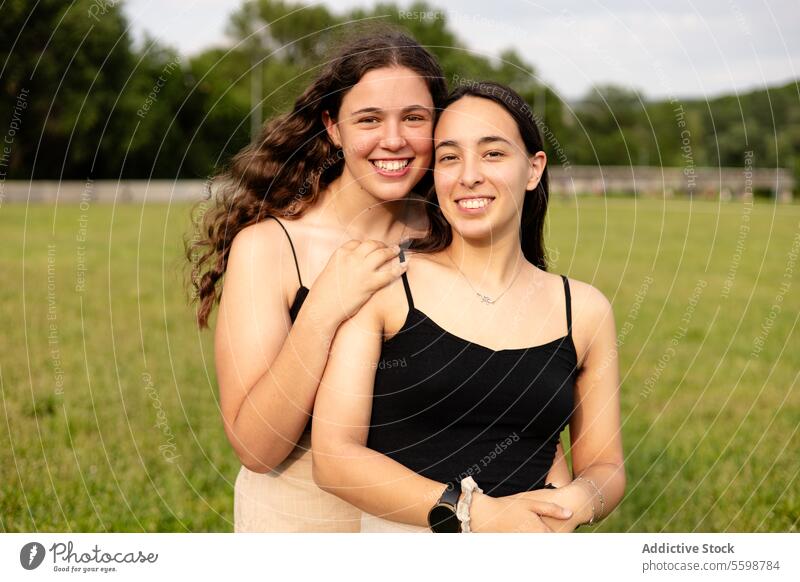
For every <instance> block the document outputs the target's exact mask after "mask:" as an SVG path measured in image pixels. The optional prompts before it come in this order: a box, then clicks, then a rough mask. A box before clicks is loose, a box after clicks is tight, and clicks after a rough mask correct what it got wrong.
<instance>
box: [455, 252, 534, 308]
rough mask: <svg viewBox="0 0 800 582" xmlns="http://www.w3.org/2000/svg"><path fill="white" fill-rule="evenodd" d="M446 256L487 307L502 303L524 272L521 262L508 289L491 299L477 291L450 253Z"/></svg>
mask: <svg viewBox="0 0 800 582" xmlns="http://www.w3.org/2000/svg"><path fill="white" fill-rule="evenodd" d="M445 255H446V256H447V258H448V259H450V262H451V263H453V266H454V267H455V268H456V269H458V272H459V273H461V276H462V277H464V280H465V281H466V282H467V284H468V285H469V286H470V288H471V289H472V290H473V291H474V292H475V295H477V296H478V297H480V300H481V303H486V304H487V305H494V304H495V303H497V302H498V301H500V298H501V297H502V296H503V295H505V294H506V292H507V291H508V290H509V289H511V287H512V285H514V283H515V282H516V280H517V277H519V274H520V273H521V272H522V262H520V266H519V269H517V273H516V274H515V275H514V278H513V279H511V283H509V284H508V287H506V288H505V289H504V290H503V292H502V293H500V295H498V296H497V297H495V298H494V299H492V298H491V297H489V296H488V295H484V294H483V293H481V292H480V291H478V290H477V289H475V287H474V286H473V285H472V282H471V281H470V280H469V277H467V276H466V275H465V274H464V271H462V270H461V268H460V267H459V266H458V265H457V264H456V262H455V261H454V260H453V258H452V257H451V256H450V253H447V252H445Z"/></svg>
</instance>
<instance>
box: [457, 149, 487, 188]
mask: <svg viewBox="0 0 800 582" xmlns="http://www.w3.org/2000/svg"><path fill="white" fill-rule="evenodd" d="M473 158H474V156H471V155H466V156H465V157H464V163H463V165H462V166H461V175H460V176H459V181H460V182H461V184H462V185H463V186H464V187H465V188H474V187H475V186H477V185H479V184H482V183H483V174H481V172H480V167H479V165H478V162H477V161H476V160H475V159H473Z"/></svg>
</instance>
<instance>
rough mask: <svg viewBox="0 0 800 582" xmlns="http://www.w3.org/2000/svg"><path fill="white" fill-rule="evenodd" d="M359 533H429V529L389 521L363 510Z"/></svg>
mask: <svg viewBox="0 0 800 582" xmlns="http://www.w3.org/2000/svg"><path fill="white" fill-rule="evenodd" d="M361 533H431V530H430V529H429V528H427V527H420V526H417V525H409V524H407V523H400V522H397V521H389V520H388V519H383V518H382V517H376V516H374V515H372V514H371V513H366V512H364V513H362V514H361Z"/></svg>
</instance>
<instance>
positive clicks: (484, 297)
mask: <svg viewBox="0 0 800 582" xmlns="http://www.w3.org/2000/svg"><path fill="white" fill-rule="evenodd" d="M478 297H480V298H481V302H483V303H488V304H489V305H491V304H492V303H494V301H492V298H491V297H489V296H488V295H481V294H480V293H478Z"/></svg>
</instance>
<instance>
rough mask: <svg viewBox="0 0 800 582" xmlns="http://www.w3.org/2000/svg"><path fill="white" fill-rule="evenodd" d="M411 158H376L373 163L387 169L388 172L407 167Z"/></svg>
mask: <svg viewBox="0 0 800 582" xmlns="http://www.w3.org/2000/svg"><path fill="white" fill-rule="evenodd" d="M410 161H411V160H397V161H385V160H375V161H373V162H372V163H373V164H375V166H377V167H378V168H380V169H381V170H386V171H388V172H396V171H398V170H402V169H403V168H405V167H406V166H407V165H408V163H409V162H410Z"/></svg>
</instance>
